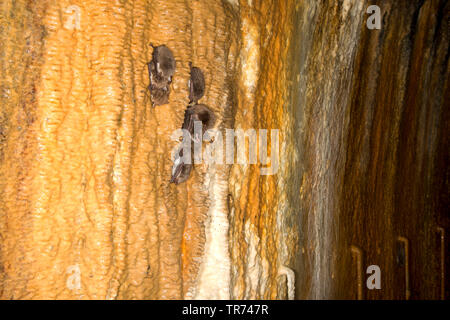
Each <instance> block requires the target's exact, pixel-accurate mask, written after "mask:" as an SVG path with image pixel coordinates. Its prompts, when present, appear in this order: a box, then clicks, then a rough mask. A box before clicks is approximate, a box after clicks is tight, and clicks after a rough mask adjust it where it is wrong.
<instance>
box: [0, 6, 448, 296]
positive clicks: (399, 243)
mask: <svg viewBox="0 0 450 320" xmlns="http://www.w3.org/2000/svg"><path fill="white" fill-rule="evenodd" d="M370 5H378V6H379V7H380V8H381V18H382V25H381V29H380V30H377V29H374V30H369V29H368V28H367V27H366V21H367V19H368V18H369V16H370V14H368V13H367V12H366V10H367V8H368V7H369V6H370ZM449 17H450V15H449V3H448V2H447V1H445V0H425V1H423V0H422V1H419V0H412V1H394V0H392V1H387V0H385V1H375V0H371V1H366V0H342V1H341V0H339V1H334V0H333V1H332V0H329V1H328V0H323V1H319V0H318V1H306V0H300V1H293V0H289V1H276V0H264V1H263V0H248V1H247V0H241V1H239V0H228V1H225V0H223V1H219V0H214V1H210V0H199V1H194V0H192V1H178V0H170V1H167V0H150V1H142V0H136V1H67V0H60V1H49V0H43V1H39V2H38V1H24V0H22V1H12V0H2V1H1V2H0V30H1V33H0V37H1V43H2V48H1V49H0V70H1V74H0V99H1V102H0V103H1V106H2V108H1V110H0V195H1V196H0V200H1V201H0V297H1V298H3V299H38V298H47V299H55V298H57V299H64V298H65V299H183V298H186V299H197V298H200V299H229V298H239V299H251V298H252V299H255V298H265V299H286V298H302V299H311V298H315V299H321V298H328V299H333V298H340V299H356V298H362V299H380V298H383V299H387V298H398V299H407V298H411V299H414V298H430V299H438V298H442V297H445V296H447V297H448V290H449V289H448V288H449V286H448V278H449V277H447V278H445V275H446V268H447V266H448V263H449V261H448V256H449V255H448V231H449V227H450V218H449V216H448V213H447V211H448V207H449V201H448V194H449V193H448V191H449V182H448V181H449V169H448V159H449V154H448V153H449V151H448V150H449V149H450V145H449V140H448V136H449V127H448V126H449V104H448V101H449V92H450V89H449V63H448V57H449V42H450V41H449V36H450V35H449V32H450V30H449ZM150 43H153V44H155V45H161V44H165V45H167V46H168V47H169V48H170V49H171V50H172V51H173V53H174V56H175V60H176V66H177V69H176V73H175V76H174V79H173V83H172V87H171V89H172V90H171V94H170V98H169V104H166V105H163V106H158V107H156V108H152V107H151V101H150V94H149V92H148V90H147V86H148V84H149V79H148V72H147V63H148V62H149V61H150V60H151V54H152V48H151V47H150V45H149V44H150ZM189 62H192V63H193V64H194V65H195V66H198V67H200V68H201V69H202V70H203V72H204V73H205V80H206V92H205V96H204V97H203V98H202V100H201V103H204V104H206V105H208V106H209V107H210V108H211V109H212V110H213V111H214V112H215V114H216V117H217V121H216V128H217V129H219V130H220V131H221V132H225V130H226V129H227V128H228V129H229V128H235V129H237V128H241V129H244V130H247V129H252V128H254V129H279V168H278V170H277V171H276V174H273V175H261V174H260V170H261V167H265V166H266V165H265V164H261V163H258V164H256V165H253V164H248V165H240V164H234V165H221V164H209V165H208V164H198V165H195V167H194V168H195V169H194V170H193V172H192V174H191V177H190V179H189V180H188V181H187V182H186V183H183V184H180V185H178V186H177V185H174V184H170V183H169V179H170V175H171V168H172V160H171V152H172V149H173V148H174V147H175V146H176V145H177V144H178V142H177V140H175V139H173V138H171V135H172V132H173V131H174V130H176V129H178V128H180V127H181V124H182V122H183V117H184V110H185V109H186V105H187V103H188V102H189V99H188V90H187V81H188V79H189V70H190V69H189ZM269 141H271V139H270V138H269ZM269 150H270V152H275V151H276V148H269ZM445 259H447V261H445ZM369 265H378V266H379V267H380V270H381V289H380V290H367V289H366V287H365V280H366V277H367V275H366V268H367V267H368V266H369ZM446 290H447V292H446Z"/></svg>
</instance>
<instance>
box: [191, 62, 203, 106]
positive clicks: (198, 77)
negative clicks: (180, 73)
mask: <svg viewBox="0 0 450 320" xmlns="http://www.w3.org/2000/svg"><path fill="white" fill-rule="evenodd" d="M189 67H190V68H191V78H190V79H189V82H188V87H189V104H192V103H194V104H198V100H200V99H201V97H203V95H204V94H205V77H204V76H203V72H202V70H201V69H200V68H197V67H193V66H192V62H189Z"/></svg>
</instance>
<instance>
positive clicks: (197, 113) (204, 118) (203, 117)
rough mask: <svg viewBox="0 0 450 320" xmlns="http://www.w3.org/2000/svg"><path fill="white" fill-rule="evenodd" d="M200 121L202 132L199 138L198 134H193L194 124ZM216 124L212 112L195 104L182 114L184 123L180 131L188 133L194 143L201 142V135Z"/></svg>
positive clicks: (201, 105) (202, 105)
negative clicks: (183, 130)
mask: <svg viewBox="0 0 450 320" xmlns="http://www.w3.org/2000/svg"><path fill="white" fill-rule="evenodd" d="M195 121H201V122H202V132H201V136H200V137H199V135H198V133H196V132H194V122H195ZM215 122H216V116H215V115H214V112H212V111H211V109H209V108H208V107H207V106H205V105H204V104H196V105H193V106H189V107H188V108H187V109H186V111H185V112H184V122H183V126H182V129H185V130H187V131H189V133H190V135H191V137H193V138H192V140H193V141H195V142H199V141H201V137H203V134H204V133H205V132H206V131H207V130H208V129H211V128H212V127H213V126H214V123H215Z"/></svg>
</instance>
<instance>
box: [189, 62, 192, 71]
mask: <svg viewBox="0 0 450 320" xmlns="http://www.w3.org/2000/svg"><path fill="white" fill-rule="evenodd" d="M189 68H190V69H192V61H189Z"/></svg>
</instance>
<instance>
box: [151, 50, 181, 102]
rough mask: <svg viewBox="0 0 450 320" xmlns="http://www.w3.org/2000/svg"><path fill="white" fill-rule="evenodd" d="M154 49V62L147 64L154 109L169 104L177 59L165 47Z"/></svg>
mask: <svg viewBox="0 0 450 320" xmlns="http://www.w3.org/2000/svg"><path fill="white" fill-rule="evenodd" d="M150 45H151V46H152V47H153V54H152V60H151V61H150V62H149V63H148V64H147V67H148V75H149V78H150V85H149V86H148V89H149V90H150V95H151V97H152V105H153V107H155V106H159V105H163V104H167V103H169V95H170V84H171V83H172V76H173V74H174V73H175V59H174V57H173V54H172V51H171V50H170V49H169V48H167V47H166V46H165V45H161V46H158V47H155V46H154V45H153V44H150Z"/></svg>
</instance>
